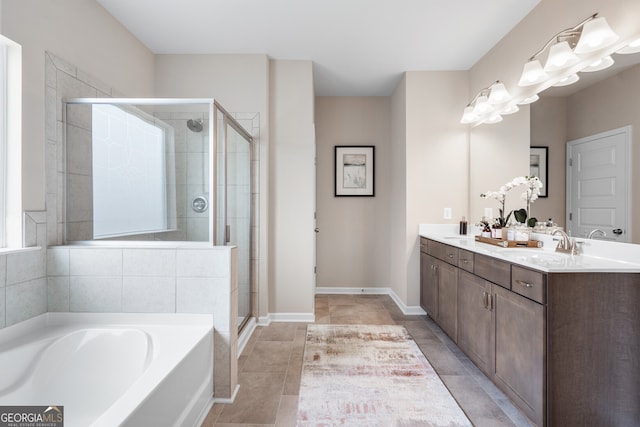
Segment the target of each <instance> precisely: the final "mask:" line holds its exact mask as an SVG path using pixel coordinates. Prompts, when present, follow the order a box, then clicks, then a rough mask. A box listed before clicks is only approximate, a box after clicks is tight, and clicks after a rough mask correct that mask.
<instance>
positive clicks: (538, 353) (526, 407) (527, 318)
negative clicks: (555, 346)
mask: <svg viewBox="0 0 640 427" xmlns="http://www.w3.org/2000/svg"><path fill="white" fill-rule="evenodd" d="M491 308H492V311H493V317H492V318H493V328H492V332H493V337H492V345H491V347H492V349H493V350H494V352H495V356H494V362H493V372H492V379H493V381H494V382H495V383H496V384H497V385H498V387H500V388H501V389H502V390H503V391H504V392H505V393H506V394H507V395H508V396H509V397H510V398H511V399H512V400H513V401H515V402H516V404H517V405H518V406H519V407H520V409H522V411H523V412H524V413H525V414H526V415H527V416H528V417H529V418H531V419H532V420H533V421H534V422H535V423H536V424H537V425H539V426H542V425H543V420H544V405H543V401H544V376H545V371H544V339H545V334H544V330H545V329H544V325H545V316H544V315H545V312H544V306H543V305H541V304H539V303H537V302H535V301H532V300H530V299H528V298H525V297H523V296H521V295H519V294H517V293H515V292H511V291H508V290H506V289H504V288H502V287H500V286H495V285H492V304H491Z"/></svg>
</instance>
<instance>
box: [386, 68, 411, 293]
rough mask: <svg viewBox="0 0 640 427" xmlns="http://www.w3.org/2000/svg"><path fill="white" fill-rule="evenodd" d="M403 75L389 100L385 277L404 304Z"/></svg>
mask: <svg viewBox="0 0 640 427" xmlns="http://www.w3.org/2000/svg"><path fill="white" fill-rule="evenodd" d="M406 147H407V75H406V74H405V75H404V76H402V80H401V81H400V83H399V84H398V86H397V87H396V89H395V90H394V92H393V95H392V96H391V180H390V187H391V188H390V191H391V195H390V198H389V199H390V204H389V209H390V212H389V219H390V221H391V222H390V224H389V233H390V236H389V242H390V247H389V252H390V253H389V260H390V265H389V275H390V279H391V289H392V290H393V292H395V294H396V295H398V297H399V298H400V299H401V300H402V301H407V286H406V283H407V263H406V249H405V247H406V233H407V225H406V224H407V187H406V185H407V184H406V183H407V180H406V175H407V156H406V152H407V149H406Z"/></svg>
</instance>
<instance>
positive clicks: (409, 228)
mask: <svg viewBox="0 0 640 427" xmlns="http://www.w3.org/2000/svg"><path fill="white" fill-rule="evenodd" d="M467 79H468V73H467V72H464V71H411V72H407V73H406V75H405V78H404V79H403V81H402V83H401V84H400V86H399V88H398V89H396V91H395V93H394V95H393V97H392V137H393V143H392V170H391V173H392V176H393V180H392V192H394V193H395V192H398V193H399V194H397V195H394V196H393V198H392V213H391V221H392V228H391V229H392V232H393V233H398V234H397V235H395V234H394V236H393V237H392V238H391V251H392V264H391V282H392V289H393V290H394V292H395V293H396V294H397V295H398V297H399V298H400V299H401V300H402V301H403V302H404V303H405V304H406V305H407V306H409V307H417V306H419V303H420V301H419V300H420V245H419V236H418V225H419V224H421V223H452V224H453V223H457V222H458V221H459V220H460V218H461V217H462V216H463V215H465V216H468V208H469V206H468V194H469V175H468V171H469V157H468V153H469V138H468V131H467V128H466V127H464V126H461V125H460V123H459V120H460V117H459V114H458V113H459V109H460V105H464V104H465V103H466V102H467V97H468V89H467V81H468V80H467ZM403 101H404V105H403ZM403 113H404V117H403ZM396 203H399V204H400V205H399V206H397V205H395V204H396ZM445 207H448V208H451V209H452V215H453V216H452V219H450V220H445V219H443V210H444V208H445ZM396 221H397V223H396Z"/></svg>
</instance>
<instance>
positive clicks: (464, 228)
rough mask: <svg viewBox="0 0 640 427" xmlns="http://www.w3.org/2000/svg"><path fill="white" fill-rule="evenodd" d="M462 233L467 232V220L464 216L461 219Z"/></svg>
mask: <svg viewBox="0 0 640 427" xmlns="http://www.w3.org/2000/svg"><path fill="white" fill-rule="evenodd" d="M460 234H461V235H466V234H467V220H466V219H465V218H464V217H462V220H461V221H460Z"/></svg>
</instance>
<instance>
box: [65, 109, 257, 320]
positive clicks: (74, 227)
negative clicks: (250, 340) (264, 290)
mask: <svg viewBox="0 0 640 427" xmlns="http://www.w3.org/2000/svg"><path fill="white" fill-rule="evenodd" d="M64 104H65V108H64V109H63V114H64V117H63V121H64V123H65V141H66V144H65V148H66V156H65V157H66V167H65V168H64V169H65V170H66V174H65V179H66V209H65V212H64V215H63V218H64V224H65V230H66V232H65V241H66V242H67V243H72V242H77V241H87V240H91V241H94V242H97V241H110V240H128V241H189V242H209V243H210V244H212V245H234V246H237V256H238V257H237V266H238V269H237V272H238V328H239V329H240V328H241V327H242V326H243V325H244V323H245V322H246V321H247V320H248V319H249V318H250V316H251V274H252V272H251V242H252V239H251V225H252V223H251V213H252V212H253V209H252V207H251V200H252V199H251V183H252V179H251V172H252V167H251V160H252V156H251V153H252V145H253V144H252V143H253V138H252V136H251V135H250V133H249V132H247V131H246V130H245V129H244V128H243V127H242V126H241V125H240V124H239V123H238V121H236V120H235V119H234V118H233V116H232V115H231V114H229V113H228V112H227V111H225V110H224V108H222V107H221V106H220V105H219V104H218V103H217V102H215V101H214V100H211V99H114V98H77V99H66V100H64Z"/></svg>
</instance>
